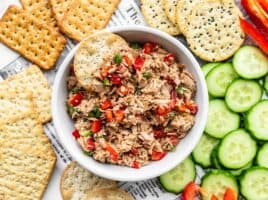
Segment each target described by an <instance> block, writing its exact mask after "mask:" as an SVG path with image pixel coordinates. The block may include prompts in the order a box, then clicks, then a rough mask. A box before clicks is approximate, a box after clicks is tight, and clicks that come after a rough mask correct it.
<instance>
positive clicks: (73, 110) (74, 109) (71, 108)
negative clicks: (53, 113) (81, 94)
mask: <svg viewBox="0 0 268 200" xmlns="http://www.w3.org/2000/svg"><path fill="white" fill-rule="evenodd" d="M66 105H67V109H68V112H69V113H70V114H71V115H72V114H73V113H74V112H76V111H77V110H78V109H77V108H75V107H73V106H72V105H70V104H69V103H67V104H66Z"/></svg>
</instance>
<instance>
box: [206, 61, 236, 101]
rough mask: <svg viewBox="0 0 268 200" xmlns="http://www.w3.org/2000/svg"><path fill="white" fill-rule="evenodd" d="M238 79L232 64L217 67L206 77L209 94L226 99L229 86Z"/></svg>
mask: <svg viewBox="0 0 268 200" xmlns="http://www.w3.org/2000/svg"><path fill="white" fill-rule="evenodd" d="M236 78H238V75H237V73H236V72H235V70H234V69H233V66H232V64H231V63H223V64H220V65H217V66H216V67H215V68H214V69H212V70H211V71H210V72H209V73H208V74H207V76H206V82H207V87H208V92H209V94H210V95H212V96H214V97H224V95H225V93H226V90H227V88H228V86H229V85H230V84H231V82H232V81H233V80H235V79H236Z"/></svg>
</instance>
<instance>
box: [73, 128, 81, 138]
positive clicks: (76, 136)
mask: <svg viewBox="0 0 268 200" xmlns="http://www.w3.org/2000/svg"><path fill="white" fill-rule="evenodd" d="M72 135H73V136H74V138H75V139H76V140H77V139H78V138H80V134H79V131H78V130H74V131H73V132H72Z"/></svg>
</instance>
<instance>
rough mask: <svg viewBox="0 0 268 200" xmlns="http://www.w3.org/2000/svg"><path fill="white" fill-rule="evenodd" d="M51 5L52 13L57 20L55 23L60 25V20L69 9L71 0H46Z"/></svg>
mask: <svg viewBox="0 0 268 200" xmlns="http://www.w3.org/2000/svg"><path fill="white" fill-rule="evenodd" d="M48 1H49V3H50V5H51V7H52V12H53V15H54V17H55V19H56V21H57V24H58V25H60V22H61V20H62V19H63V17H64V15H65V13H66V12H68V11H69V7H70V6H69V5H70V4H71V2H72V0H48Z"/></svg>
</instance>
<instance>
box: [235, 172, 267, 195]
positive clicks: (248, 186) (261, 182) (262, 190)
mask: <svg viewBox="0 0 268 200" xmlns="http://www.w3.org/2000/svg"><path fill="white" fill-rule="evenodd" d="M267 185H268V169H267V168H264V167H252V168H249V169H248V170H247V171H246V172H245V173H244V174H243V176H242V177H241V178H240V191H241V194H242V195H243V196H244V197H245V198H246V199H248V200H267V199H268V187H267Z"/></svg>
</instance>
